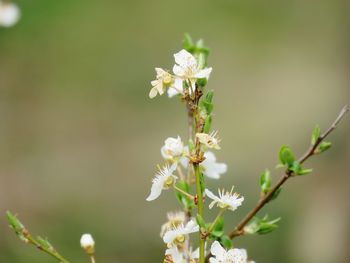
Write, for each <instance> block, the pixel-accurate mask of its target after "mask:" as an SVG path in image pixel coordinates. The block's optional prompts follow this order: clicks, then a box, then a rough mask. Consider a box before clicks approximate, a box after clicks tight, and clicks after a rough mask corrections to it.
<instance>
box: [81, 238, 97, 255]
mask: <svg viewBox="0 0 350 263" xmlns="http://www.w3.org/2000/svg"><path fill="white" fill-rule="evenodd" d="M80 245H81V247H82V248H83V249H84V250H85V252H86V253H88V254H93V253H94V252H95V241H94V239H93V238H92V236H91V234H84V235H82V236H81V239H80Z"/></svg>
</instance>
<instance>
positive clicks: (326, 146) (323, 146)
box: [317, 142, 332, 153]
mask: <svg viewBox="0 0 350 263" xmlns="http://www.w3.org/2000/svg"><path fill="white" fill-rule="evenodd" d="M331 147H332V143H331V142H321V143H320V145H319V146H318V150H317V153H323V152H325V151H327V150H328V149H329V148H331Z"/></svg>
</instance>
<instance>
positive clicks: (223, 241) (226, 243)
mask: <svg viewBox="0 0 350 263" xmlns="http://www.w3.org/2000/svg"><path fill="white" fill-rule="evenodd" d="M220 243H221V244H222V245H223V246H224V248H226V249H230V248H232V247H233V244H232V240H231V239H230V237H229V236H227V235H223V236H222V237H220Z"/></svg>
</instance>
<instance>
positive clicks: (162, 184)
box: [146, 164, 177, 201]
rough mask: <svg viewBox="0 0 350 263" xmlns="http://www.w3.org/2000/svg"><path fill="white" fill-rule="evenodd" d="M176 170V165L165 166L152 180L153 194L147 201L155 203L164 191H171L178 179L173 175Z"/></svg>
mask: <svg viewBox="0 0 350 263" xmlns="http://www.w3.org/2000/svg"><path fill="white" fill-rule="evenodd" d="M175 169H176V164H173V165H172V166H170V167H169V166H168V165H166V166H164V167H163V169H160V170H159V171H158V172H157V173H156V175H155V177H154V178H153V180H152V187H151V193H150V194H149V196H148V197H147V199H146V200H147V201H153V200H155V199H157V198H158V197H159V196H160V194H161V193H162V190H163V189H169V188H170V187H171V186H173V185H174V183H175V182H176V179H177V177H176V176H175V175H173V172H174V171H175Z"/></svg>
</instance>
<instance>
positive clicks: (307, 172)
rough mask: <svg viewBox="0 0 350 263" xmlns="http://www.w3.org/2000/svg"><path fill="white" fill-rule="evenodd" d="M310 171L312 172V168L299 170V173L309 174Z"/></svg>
mask: <svg viewBox="0 0 350 263" xmlns="http://www.w3.org/2000/svg"><path fill="white" fill-rule="evenodd" d="M309 173H312V169H302V170H301V171H299V173H298V175H307V174H309Z"/></svg>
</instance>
